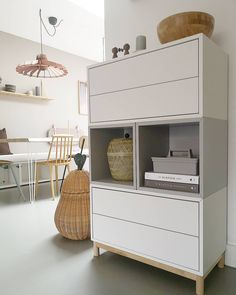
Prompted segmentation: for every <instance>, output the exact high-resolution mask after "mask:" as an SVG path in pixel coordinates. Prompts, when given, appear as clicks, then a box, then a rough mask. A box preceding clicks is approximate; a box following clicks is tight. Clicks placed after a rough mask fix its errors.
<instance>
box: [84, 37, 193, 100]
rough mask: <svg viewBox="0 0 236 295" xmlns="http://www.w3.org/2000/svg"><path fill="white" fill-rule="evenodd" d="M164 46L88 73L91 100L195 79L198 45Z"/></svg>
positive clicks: (93, 69) (110, 63)
mask: <svg viewBox="0 0 236 295" xmlns="http://www.w3.org/2000/svg"><path fill="white" fill-rule="evenodd" d="M198 42H199V40H198V39H197V38H196V39H193V40H191V41H189V42H187V43H179V44H177V45H175V46H168V45H167V46H166V47H163V48H160V49H157V50H153V51H150V52H144V53H143V54H138V55H130V56H128V58H127V59H114V60H113V61H112V62H108V63H103V64H100V65H96V66H94V67H92V68H90V69H89V81H90V90H89V91H90V96H94V95H101V94H104V93H110V92H117V91H121V90H122V91H124V90H126V89H132V88H140V87H144V86H148V85H154V84H160V83H164V82H169V81H176V80H180V79H181V80H182V79H187V78H192V77H198V48H199V44H198Z"/></svg>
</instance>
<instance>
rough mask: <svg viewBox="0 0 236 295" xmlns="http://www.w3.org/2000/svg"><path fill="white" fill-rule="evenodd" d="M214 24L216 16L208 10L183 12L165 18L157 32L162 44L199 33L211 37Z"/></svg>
mask: <svg viewBox="0 0 236 295" xmlns="http://www.w3.org/2000/svg"><path fill="white" fill-rule="evenodd" d="M214 24H215V19H214V17H213V16H212V15H210V14H208V13H206V12H201V11H190V12H183V13H178V14H174V15H171V16H169V17H167V18H165V19H163V20H162V21H161V22H160V23H159V25H158V27H157V34H158V37H159V40H160V42H161V43H162V44H163V43H167V42H170V41H174V40H178V39H181V38H184V37H187V36H192V35H195V34H199V33H203V34H205V35H206V36H208V37H209V38H210V37H211V35H212V33H213V30H214Z"/></svg>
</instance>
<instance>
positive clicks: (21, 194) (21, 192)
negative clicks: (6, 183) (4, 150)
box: [9, 165, 26, 201]
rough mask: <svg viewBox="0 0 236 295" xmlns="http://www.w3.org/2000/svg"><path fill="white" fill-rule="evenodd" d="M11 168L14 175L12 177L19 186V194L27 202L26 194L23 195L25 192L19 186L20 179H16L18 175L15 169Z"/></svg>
mask: <svg viewBox="0 0 236 295" xmlns="http://www.w3.org/2000/svg"><path fill="white" fill-rule="evenodd" d="M9 168H10V170H11V173H12V176H13V178H14V180H15V183H16V185H17V188H18V190H19V192H20V196H21V197H22V199H23V200H24V201H26V199H25V195H24V193H23V191H22V189H21V186H20V184H19V182H18V179H17V177H16V174H15V171H14V169H13V168H12V166H11V165H9Z"/></svg>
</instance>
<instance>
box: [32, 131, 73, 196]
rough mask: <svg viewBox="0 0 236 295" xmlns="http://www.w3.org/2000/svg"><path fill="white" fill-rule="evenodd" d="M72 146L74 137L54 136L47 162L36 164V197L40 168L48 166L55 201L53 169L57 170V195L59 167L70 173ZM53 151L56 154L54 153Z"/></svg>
mask: <svg viewBox="0 0 236 295" xmlns="http://www.w3.org/2000/svg"><path fill="white" fill-rule="evenodd" d="M72 144H73V135H61V134H57V135H53V137H52V141H51V144H50V148H49V152H48V158H47V160H45V161H39V162H36V163H35V165H36V167H35V196H37V192H38V183H39V167H40V166H48V167H49V172H50V183H51V193H52V198H53V200H54V199H55V193H54V177H53V168H55V179H56V193H57V194H58V193H59V185H58V167H59V166H65V168H67V170H68V172H70V167H69V165H70V162H71V159H72ZM53 150H54V151H55V153H53Z"/></svg>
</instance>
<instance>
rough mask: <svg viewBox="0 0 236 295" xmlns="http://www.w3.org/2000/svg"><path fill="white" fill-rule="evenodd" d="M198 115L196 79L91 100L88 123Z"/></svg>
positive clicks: (108, 94)
mask: <svg viewBox="0 0 236 295" xmlns="http://www.w3.org/2000/svg"><path fill="white" fill-rule="evenodd" d="M194 113H198V78H192V79H186V80H181V81H174V82H169V83H163V84H157V85H151V86H147V87H141V88H134V89H129V90H124V91H119V92H114V93H107V94H101V95H95V96H90V117H91V122H92V123H95V122H103V121H116V120H128V119H138V118H151V117H159V116H162V117H163V116H175V115H186V114H194Z"/></svg>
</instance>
